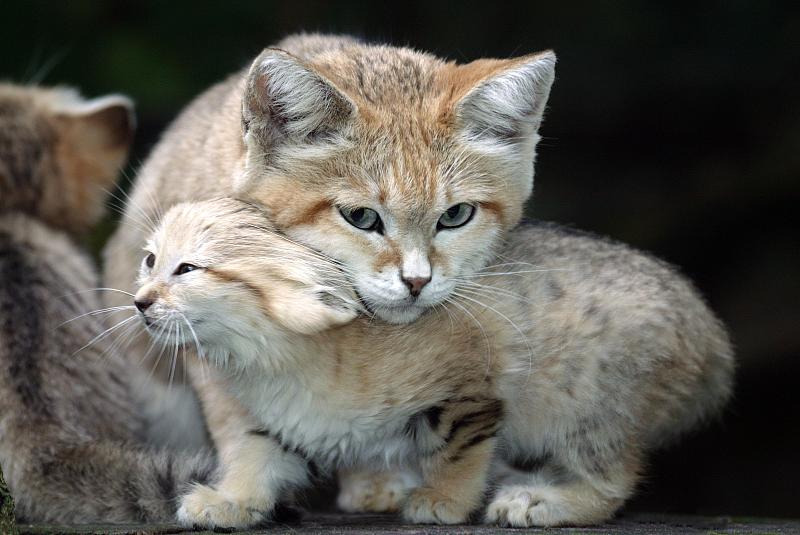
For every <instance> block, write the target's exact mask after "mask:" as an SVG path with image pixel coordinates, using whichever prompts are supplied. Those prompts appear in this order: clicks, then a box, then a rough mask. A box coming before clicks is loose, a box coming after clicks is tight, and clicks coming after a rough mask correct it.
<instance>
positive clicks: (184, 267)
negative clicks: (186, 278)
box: [173, 264, 200, 275]
mask: <svg viewBox="0 0 800 535" xmlns="http://www.w3.org/2000/svg"><path fill="white" fill-rule="evenodd" d="M196 269H200V268H199V267H197V266H195V265H194V264H181V265H179V266H178V268H177V269H176V270H175V273H173V275H183V274H184V273H189V272H190V271H194V270H196Z"/></svg>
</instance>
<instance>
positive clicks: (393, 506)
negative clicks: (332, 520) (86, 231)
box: [336, 468, 421, 513]
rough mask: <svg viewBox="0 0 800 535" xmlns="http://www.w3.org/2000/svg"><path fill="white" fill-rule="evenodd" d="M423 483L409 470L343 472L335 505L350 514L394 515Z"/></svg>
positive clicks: (367, 469) (356, 470) (354, 470)
mask: <svg viewBox="0 0 800 535" xmlns="http://www.w3.org/2000/svg"><path fill="white" fill-rule="evenodd" d="M420 482H421V481H420V478H419V475H418V474H417V473H416V472H414V471H412V470H411V469H409V468H404V469H403V468H396V469H393V470H380V471H378V470H371V469H369V468H353V469H348V470H340V471H339V496H338V498H337V500H336V502H337V504H338V506H339V509H341V510H342V511H346V512H348V513H394V512H397V511H399V510H400V508H401V507H402V505H403V502H404V501H405V499H406V497H407V496H408V494H409V492H411V490H413V489H414V488H416V487H418V486H419V485H420Z"/></svg>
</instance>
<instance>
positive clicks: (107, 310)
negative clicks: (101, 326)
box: [56, 305, 136, 329]
mask: <svg viewBox="0 0 800 535" xmlns="http://www.w3.org/2000/svg"><path fill="white" fill-rule="evenodd" d="M134 308H136V307H135V306H133V305H123V306H117V307H108V308H100V309H98V310H92V311H90V312H86V313H85V314H81V315H80V316H75V317H74V318H70V319H68V320H66V321H64V322H62V323H59V324H58V325H57V326H56V329H58V328H60V327H63V326H64V325H66V324H67V323H72V322H73V321H75V320H79V319H81V318H85V317H86V316H98V315H100V314H109V313H111V312H119V311H122V310H133V309H134Z"/></svg>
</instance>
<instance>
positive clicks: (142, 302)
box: [133, 297, 153, 313]
mask: <svg viewBox="0 0 800 535" xmlns="http://www.w3.org/2000/svg"><path fill="white" fill-rule="evenodd" d="M133 304H134V305H136V308H138V309H139V312H142V313H144V311H145V310H147V309H148V308H150V305H152V304H153V300H152V299H150V298H149V297H145V298H144V299H136V300H134V302H133Z"/></svg>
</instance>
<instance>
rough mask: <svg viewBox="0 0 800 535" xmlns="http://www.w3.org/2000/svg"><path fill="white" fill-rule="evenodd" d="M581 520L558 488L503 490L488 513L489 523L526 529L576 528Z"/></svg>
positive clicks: (513, 487)
mask: <svg viewBox="0 0 800 535" xmlns="http://www.w3.org/2000/svg"><path fill="white" fill-rule="evenodd" d="M577 520H578V518H577V515H575V512H574V511H570V508H569V507H568V505H567V504H566V503H565V500H564V499H563V496H561V493H560V492H559V491H558V490H557V489H555V488H549V487H527V486H523V485H513V486H508V487H501V488H500V490H498V491H497V494H495V496H494V498H493V499H492V502H491V503H490V504H489V507H488V509H487V510H486V522H487V523H491V524H499V525H501V526H510V527H515V528H525V527H531V526H561V525H564V524H575V523H579V522H577Z"/></svg>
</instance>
